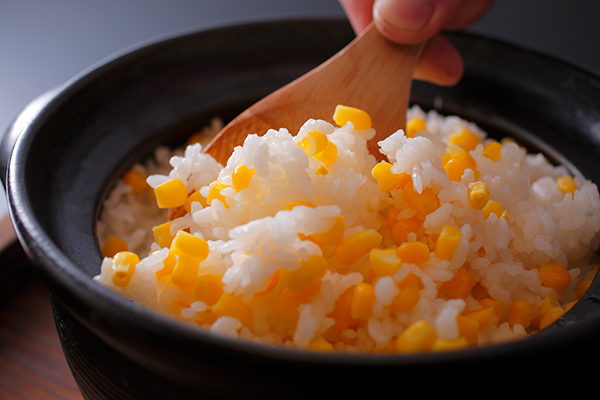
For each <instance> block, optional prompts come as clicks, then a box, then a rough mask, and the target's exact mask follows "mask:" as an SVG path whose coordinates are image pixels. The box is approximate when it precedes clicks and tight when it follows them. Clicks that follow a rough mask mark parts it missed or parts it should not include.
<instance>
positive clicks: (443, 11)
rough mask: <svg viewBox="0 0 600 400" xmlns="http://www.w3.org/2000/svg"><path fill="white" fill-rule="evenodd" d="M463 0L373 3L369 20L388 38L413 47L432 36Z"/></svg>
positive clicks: (407, 0)
mask: <svg viewBox="0 0 600 400" xmlns="http://www.w3.org/2000/svg"><path fill="white" fill-rule="evenodd" d="M464 1H465V0H375V2H374V4H373V20H374V21H375V24H376V25H377V28H378V29H379V31H380V32H381V33H382V35H384V36H385V37H387V38H388V39H390V40H392V41H394V42H398V43H405V44H417V43H421V42H424V41H425V40H427V39H429V38H431V37H433V35H435V34H436V33H437V32H439V31H440V30H441V29H442V28H443V27H444V26H445V25H446V24H447V23H448V22H449V21H450V20H451V19H452V17H453V16H454V14H455V13H456V12H457V11H458V10H459V8H460V7H461V5H462V3H463V2H464Z"/></svg>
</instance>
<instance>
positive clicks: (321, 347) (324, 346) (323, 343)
mask: <svg viewBox="0 0 600 400" xmlns="http://www.w3.org/2000/svg"><path fill="white" fill-rule="evenodd" d="M306 350H311V351H325V352H327V351H333V345H332V344H331V343H329V342H328V341H327V340H325V339H323V337H318V338H316V339H315V340H313V341H312V342H310V343H309V344H308V346H306Z"/></svg>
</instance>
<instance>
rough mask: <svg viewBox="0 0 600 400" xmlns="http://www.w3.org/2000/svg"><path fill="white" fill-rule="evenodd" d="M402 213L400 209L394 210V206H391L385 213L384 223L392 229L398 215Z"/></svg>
mask: <svg viewBox="0 0 600 400" xmlns="http://www.w3.org/2000/svg"><path fill="white" fill-rule="evenodd" d="M401 212H402V209H401V208H396V207H395V206H391V207H389V208H388V209H387V211H386V212H385V223H386V225H387V227H388V228H390V229H392V228H393V227H394V225H395V224H396V222H398V219H399V217H400V213H401Z"/></svg>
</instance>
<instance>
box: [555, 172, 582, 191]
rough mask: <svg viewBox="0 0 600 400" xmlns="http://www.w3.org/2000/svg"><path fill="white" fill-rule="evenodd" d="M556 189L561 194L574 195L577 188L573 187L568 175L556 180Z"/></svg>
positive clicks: (573, 182)
mask: <svg viewBox="0 0 600 400" xmlns="http://www.w3.org/2000/svg"><path fill="white" fill-rule="evenodd" d="M556 187H557V188H558V190H560V191H561V192H563V193H565V194H566V193H571V194H573V193H575V190H576V189H577V186H576V185H575V181H574V180H573V178H571V177H570V176H568V175H565V176H561V177H560V178H558V179H556Z"/></svg>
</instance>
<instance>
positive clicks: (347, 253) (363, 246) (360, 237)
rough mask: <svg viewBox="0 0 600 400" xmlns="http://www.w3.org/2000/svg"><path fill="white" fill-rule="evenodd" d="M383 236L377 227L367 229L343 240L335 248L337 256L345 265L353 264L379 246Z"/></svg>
mask: <svg viewBox="0 0 600 400" xmlns="http://www.w3.org/2000/svg"><path fill="white" fill-rule="evenodd" d="M382 240H383V237H382V236H381V233H379V232H377V231H376V230H375V229H365V230H363V231H360V232H357V233H355V234H354V235H351V236H348V237H347V238H346V239H344V240H342V241H341V242H340V243H339V244H338V245H337V246H336V248H335V258H337V259H338V261H339V262H340V263H341V264H342V265H345V266H348V265H352V264H354V263H355V262H357V261H359V260H360V259H361V258H363V257H364V256H366V255H367V254H369V252H370V251H371V250H373V249H374V248H376V247H377V246H379V244H380V243H381V241H382Z"/></svg>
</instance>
